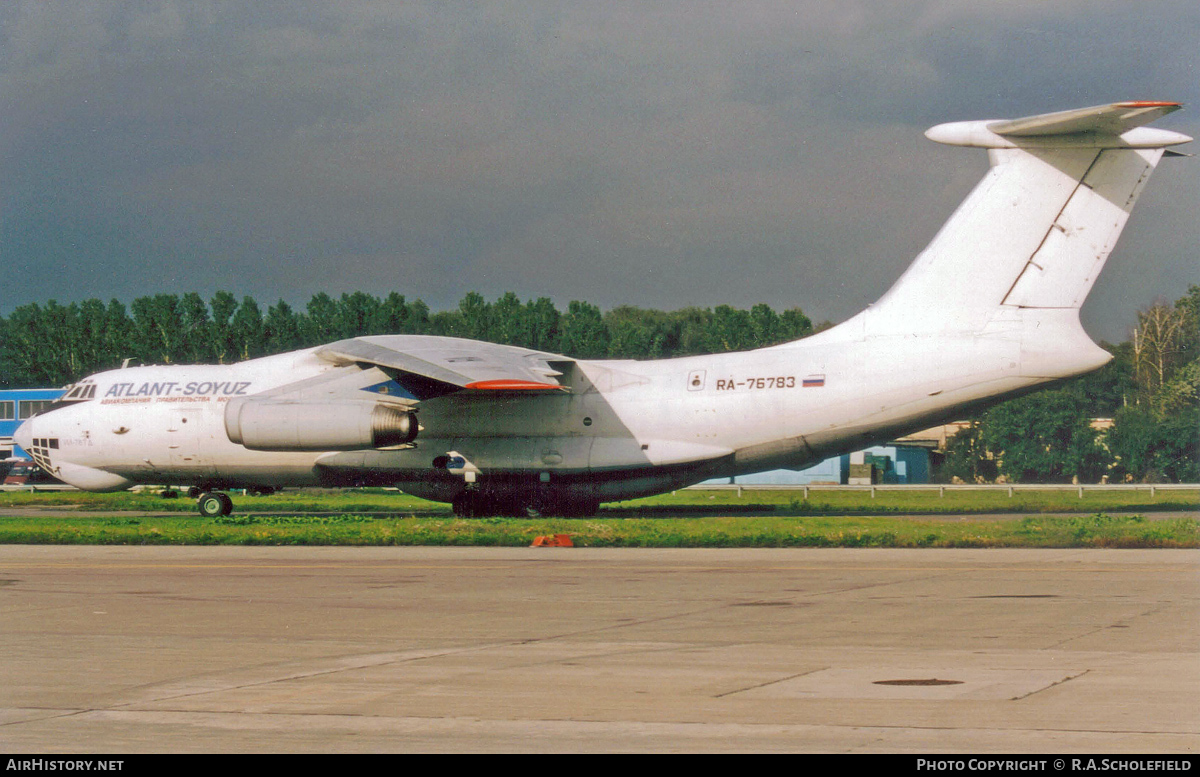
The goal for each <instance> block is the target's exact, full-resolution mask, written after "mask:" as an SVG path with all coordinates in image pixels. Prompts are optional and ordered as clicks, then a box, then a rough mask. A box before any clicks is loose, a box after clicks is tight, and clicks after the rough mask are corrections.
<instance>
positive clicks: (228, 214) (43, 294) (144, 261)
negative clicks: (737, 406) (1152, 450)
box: [0, 0, 1200, 340]
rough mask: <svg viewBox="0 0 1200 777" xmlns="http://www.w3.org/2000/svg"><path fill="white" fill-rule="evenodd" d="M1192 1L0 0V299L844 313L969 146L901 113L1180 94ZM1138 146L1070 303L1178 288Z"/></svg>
mask: <svg viewBox="0 0 1200 777" xmlns="http://www.w3.org/2000/svg"><path fill="white" fill-rule="evenodd" d="M1198 40H1200V4H1197V3H1196V2H1195V0H1178V1H1173V0H1161V1H1160V0H1147V1H1146V2H1140V3H1129V2H1104V1H1103V0H1101V1H1099V2H1092V1H1089V2H1082V1H1081V2H1053V1H1048V0H1029V1H1027V2H1006V3H974V2H971V3H968V2H959V1H955V2H841V3H836V4H834V3H829V2H786V3H785V2H778V3H770V2H736V3H733V2H724V3H703V2H679V3H657V2H636V3H618V2H603V3H600V2H560V3H554V2H529V3H523V2H491V3H481V4H468V3H452V2H436V3H435V2H431V3H420V2H406V3H399V2H337V3H315V2H314V3H310V2H280V3H273V2H253V3H243V2H230V3H223V2H113V1H111V0H109V1H108V2H63V3H56V2H44V1H42V2H6V3H4V4H3V5H0V196H2V200H0V257H2V259H3V266H4V276H3V278H4V281H3V284H2V285H0V314H7V313H8V312H9V311H11V310H12V308H14V307H15V306H17V305H21V304H25V303H28V302H44V301H46V300H49V299H57V300H58V301H60V302H68V301H73V300H80V299H84V298H88V297H100V298H102V299H105V300H107V299H108V298H111V297H116V298H118V299H121V300H123V301H125V302H129V301H130V300H132V299H133V298H135V297H137V296H141V295H144V294H151V293H157V292H177V293H181V292H185V291H199V292H201V293H202V294H204V295H205V296H208V295H209V294H211V293H212V292H213V291H215V290H217V289H228V290H230V291H233V292H234V293H235V294H237V295H238V296H241V295H243V294H249V295H252V296H254V297H255V298H256V299H258V301H259V302H260V303H262V304H264V305H265V304H271V303H273V302H274V301H276V300H278V299H280V298H282V299H286V300H288V301H289V302H292V303H301V304H302V303H304V302H306V301H307V300H308V298H309V297H310V296H311V295H312V294H314V293H316V292H319V291H325V292H328V293H331V294H334V295H338V294H340V293H342V292H346V291H355V290H363V291H368V292H371V293H374V294H379V295H382V294H386V293H387V292H389V291H392V290H396V291H399V292H401V293H403V294H405V295H407V296H408V297H409V298H418V297H419V298H422V299H424V300H425V301H426V302H428V303H429V304H430V305H431V306H432V307H433V308H434V309H444V308H448V307H452V306H454V305H455V304H456V303H457V302H458V300H459V299H461V297H462V296H463V295H464V294H465V293H466V292H468V291H472V290H475V291H479V292H481V293H483V294H484V296H486V297H488V298H489V299H491V298H495V297H496V296H498V295H499V294H501V293H503V292H505V291H514V292H516V293H517V294H518V295H519V296H520V297H521V298H522V299H527V298H533V297H540V296H549V297H551V298H553V299H554V301H555V302H556V303H557V304H558V305H559V306H560V308H562V307H565V306H566V304H567V302H568V301H570V300H572V299H582V300H587V301H590V302H594V303H596V304H599V305H600V306H601V307H603V308H608V307H611V306H614V305H619V304H625V303H628V304H634V305H640V306H653V307H658V308H664V309H674V308H678V307H683V306H686V305H700V306H706V307H707V306H713V305H719V304H730V305H735V306H738V307H749V306H751V305H753V304H755V303H757V302H767V303H769V304H771V305H772V306H774V307H776V308H777V309H778V308H786V307H792V306H797V305H798V306H800V307H802V308H803V309H804V310H805V311H806V312H807V313H808V314H809V315H810V316H811V317H812V318H814V319H815V320H821V319H831V320H834V321H838V320H842V319H844V318H846V317H848V316H850V315H852V314H853V313H854V312H856V311H857V310H858V309H860V308H861V307H863V306H864V305H866V304H868V303H870V302H871V301H873V300H874V299H875V298H877V297H878V296H879V295H880V294H882V293H883V291H885V290H886V288H887V287H888V286H889V285H890V283H891V282H892V281H893V280H894V279H895V278H896V277H897V276H898V275H899V274H900V272H901V271H902V270H903V268H904V267H905V266H907V264H908V262H909V261H910V260H911V259H912V257H913V256H915V255H916V253H917V252H918V251H919V250H920V249H921V248H922V247H923V246H924V244H925V243H926V242H927V241H928V240H929V238H931V237H932V235H933V234H934V232H935V231H936V230H937V228H938V227H939V226H940V224H941V223H942V221H944V220H945V218H946V217H947V216H948V215H949V214H950V212H951V211H952V210H953V208H954V206H955V205H956V204H957V203H958V201H959V200H961V198H962V197H963V196H964V195H965V194H966V192H967V191H968V190H969V189H970V188H971V187H972V186H973V185H974V183H975V182H976V181H977V180H978V178H979V177H980V176H981V175H982V173H983V171H984V170H985V169H986V157H985V154H984V153H983V152H981V151H978V150H968V149H955V148H948V147H943V146H939V145H937V144H934V143H931V142H929V141H927V140H925V139H924V137H923V136H922V132H923V131H924V130H925V129H926V128H927V127H928V126H930V125H932V124H936V123H939V122H944V121H953V120H961V119H987V118H1008V117H1015V116H1023V115H1029V114H1033V113H1039V112H1045V111H1053V110H1063V109H1067V108H1076V107H1082V106H1086V105H1093V104H1099V103H1106V102H1112V101H1116V100H1125V99H1166V100H1181V101H1184V102H1185V103H1191V105H1189V107H1188V109H1187V110H1185V111H1182V112H1179V113H1176V114H1173V115H1172V116H1169V117H1167V118H1166V119H1163V120H1160V121H1159V122H1158V124H1157V126H1162V127H1165V128H1168V129H1174V130H1178V131H1181V132H1185V133H1188V134H1191V135H1197V134H1198V133H1200V100H1197V95H1198V93H1200V68H1198V55H1197V45H1196V43H1197V41H1198ZM1198 206H1200V162H1198V161H1196V160H1167V161H1166V162H1164V163H1163V164H1162V165H1161V166H1160V167H1159V170H1158V172H1157V173H1156V175H1155V177H1154V179H1153V180H1152V181H1151V182H1150V184H1149V186H1148V187H1147V189H1146V191H1145V193H1144V195H1143V197H1142V200H1141V202H1140V204H1139V207H1138V209H1137V210H1136V211H1135V213H1134V216H1133V218H1132V219H1131V221H1130V224H1129V226H1128V228H1127V229H1126V231H1125V234H1124V236H1123V237H1122V240H1121V242H1120V243H1119V245H1118V247H1117V250H1116V252H1115V253H1114V255H1113V258H1112V260H1111V261H1110V263H1109V266H1108V268H1107V270H1106V271H1105V274H1104V276H1102V277H1101V279H1100V281H1099V283H1098V284H1097V287H1096V289H1095V291H1094V293H1093V295H1092V298H1091V299H1090V300H1089V303H1088V305H1087V306H1086V307H1085V309H1084V314H1085V315H1084V321H1085V324H1086V325H1087V327H1088V329H1089V331H1090V332H1091V333H1092V334H1093V335H1094V336H1096V337H1099V338H1105V339H1109V340H1122V339H1124V338H1125V337H1126V335H1127V330H1128V328H1129V327H1130V326H1131V325H1132V323H1133V316H1134V312H1135V311H1136V310H1137V309H1138V308H1140V307H1145V306H1146V305H1148V304H1150V303H1151V302H1153V301H1154V300H1155V299H1156V298H1165V299H1168V300H1171V301H1173V300H1174V299H1176V298H1177V297H1179V296H1182V294H1183V293H1184V292H1185V291H1186V287H1187V284H1189V283H1200V261H1198V254H1200V250H1198V246H1200V240H1198V239H1197V238H1198V236H1200V219H1198V218H1197V215H1198V213H1197V211H1198Z"/></svg>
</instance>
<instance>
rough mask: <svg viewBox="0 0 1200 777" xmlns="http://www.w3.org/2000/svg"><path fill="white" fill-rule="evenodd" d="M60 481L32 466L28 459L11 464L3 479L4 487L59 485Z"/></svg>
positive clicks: (36, 466)
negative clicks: (40, 484)
mask: <svg viewBox="0 0 1200 777" xmlns="http://www.w3.org/2000/svg"><path fill="white" fill-rule="evenodd" d="M61 482H62V481H61V480H59V479H58V478H56V477H54V476H53V475H51V474H50V473H49V472H46V470H44V469H42V468H41V467H39V466H38V465H37V464H34V463H33V462H32V461H30V460H29V459H18V460H17V461H14V462H12V467H11V469H9V470H8V474H7V475H5V477H4V485H6V486H32V485H37V484H38V483H61Z"/></svg>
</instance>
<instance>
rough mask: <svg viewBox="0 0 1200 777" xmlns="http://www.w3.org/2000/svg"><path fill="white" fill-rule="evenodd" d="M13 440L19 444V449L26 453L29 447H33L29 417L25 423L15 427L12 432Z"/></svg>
mask: <svg viewBox="0 0 1200 777" xmlns="http://www.w3.org/2000/svg"><path fill="white" fill-rule="evenodd" d="M13 442H15V443H16V444H17V445H20V446H21V449H22V450H24V451H25V453H26V454H27V455H28V453H29V449H30V448H32V447H33V419H32V418H31V419H29V420H28V421H26V422H25V423H23V424H21V425H20V426H18V427H17V429H16V431H14V432H13Z"/></svg>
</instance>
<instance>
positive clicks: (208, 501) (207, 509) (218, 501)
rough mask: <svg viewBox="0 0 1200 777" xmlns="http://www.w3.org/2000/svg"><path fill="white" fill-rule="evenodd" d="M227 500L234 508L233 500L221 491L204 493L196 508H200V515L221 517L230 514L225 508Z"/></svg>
mask: <svg viewBox="0 0 1200 777" xmlns="http://www.w3.org/2000/svg"><path fill="white" fill-rule="evenodd" d="M222 497H224V498H222ZM227 502H228V504H229V506H230V507H231V508H232V507H233V502H232V501H231V500H230V499H229V497H228V496H226V495H225V494H222V493H219V492H218V493H203V494H201V495H200V497H199V498H198V499H197V500H196V509H197V510H199V511H200V515H202V516H204V517H205V518H219V517H220V516H222V515H229V513H228V512H226V510H225V505H226V503H227Z"/></svg>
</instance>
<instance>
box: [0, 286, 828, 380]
mask: <svg viewBox="0 0 1200 777" xmlns="http://www.w3.org/2000/svg"><path fill="white" fill-rule="evenodd" d="M812 332H813V325H812V322H811V321H810V320H809V318H808V316H806V315H804V313H803V312H802V311H801V310H800V309H799V308H792V309H790V310H784V311H782V312H776V311H775V310H774V309H772V308H771V307H770V306H769V305H765V304H760V305H755V306H754V307H753V308H751V309H750V310H741V309H737V308H733V307H730V306H728V305H721V306H719V307H716V308H713V309H708V308H695V307H691V308H684V309H682V310H676V311H672V312H664V311H659V310H647V309H642V308H635V307H630V306H622V307H617V308H614V309H612V310H610V311H608V312H607V313H602V312H601V311H600V309H599V308H598V307H596V306H595V305H592V304H590V303H587V302H578V301H576V302H571V303H570V304H569V305H568V306H567V309H566V311H565V312H563V311H560V310H559V309H558V308H557V307H555V305H554V303H553V302H551V301H550V300H549V299H547V298H544V297H543V298H541V299H537V300H529V301H526V302H522V301H521V300H520V299H519V298H518V297H517V295H515V294H513V293H511V292H509V293H508V294H505V295H503V296H501V297H500V298H499V299H497V300H496V301H494V302H489V301H487V300H485V299H484V298H483V296H482V295H480V294H478V293H475V292H472V293H470V294H467V295H466V296H465V297H464V298H463V299H462V301H460V302H459V304H458V307H457V309H454V310H448V311H440V312H436V313H435V312H431V311H430V309H429V306H428V305H426V304H425V303H424V302H422V301H421V300H414V301H409V300H407V299H405V297H404V295H402V294H399V293H396V292H392V293H391V294H388V295H387V296H386V297H383V298H379V297H376V296H373V295H371V294H367V293H364V292H361V291H360V292H354V293H352V294H343V295H342V296H341V297H340V298H339V299H335V298H333V297H331V296H329V295H328V294H324V293H321V294H317V295H315V296H313V297H312V299H310V300H309V302H308V304H307V305H306V306H305V308H304V310H295V309H293V308H292V306H290V305H288V303H287V302H284V301H283V300H280V301H279V302H277V303H276V304H274V305H271V306H269V307H268V308H267V309H266V312H265V313H264V312H263V309H262V307H261V306H260V305H259V303H258V302H257V301H256V300H254V299H253V298H252V297H243V298H242V300H241V301H240V302H239V301H238V300H237V298H236V297H234V295H233V294H231V293H229V292H227V291H219V292H217V293H216V294H214V295H213V297H212V298H211V299H210V300H208V302H205V301H204V299H203V298H202V297H201V296H200V295H199V294H197V293H195V292H190V293H187V294H183V295H176V294H156V295H153V296H148V297H139V298H138V299H135V300H134V301H133V303H132V304H131V305H130V306H129V307H128V308H126V306H125V305H124V304H122V303H121V302H119V301H117V300H112V301H110V302H109V303H108V304H107V305H106V304H104V303H103V302H102V301H100V300H97V299H89V300H86V301H84V302H80V303H74V302H73V303H70V304H68V305H61V304H59V303H57V302H54V301H51V302H47V303H46V304H44V305H39V304H37V303H33V304H29V305H23V306H21V307H18V308H16V309H15V310H13V312H12V313H11V314H10V315H8V316H7V317H2V318H0V387H4V388H31V387H47V386H63V385H66V384H68V383H71V382H73V381H75V380H78V379H79V378H81V377H83V376H84V375H88V374H91V373H94V372H99V371H102V370H107V369H113V368H116V367H120V366H121V364H122V363H123V362H124V361H125V360H126V359H131V360H132V362H131V363H135V364H230V363H233V362H237V361H242V360H244V359H252V358H255V357H258V356H267V355H270V354H275V353H283V352H285V351H291V350H296V349H298V348H307V347H310V346H316V345H323V344H325V343H328V342H332V341H334V340H341V339H344V338H348V337H358V336H361V335H377V334H420V335H447V336H451V337H467V338H472V339H477V340H487V341H490V342H495V343H504V344H507V345H519V346H524V347H526V348H535V349H538V350H543V351H549V352H552V353H561V354H565V355H567V356H572V357H575V358H580V359H658V358H668V357H672V356H690V355H696V354H705V353H719V352H724V351H741V350H747V349H751V348H761V347H764V346H768V345H776V344H778V343H783V342H788V341H789V340H796V339H799V338H801V337H804V336H806V335H809V334H811V333H812Z"/></svg>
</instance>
